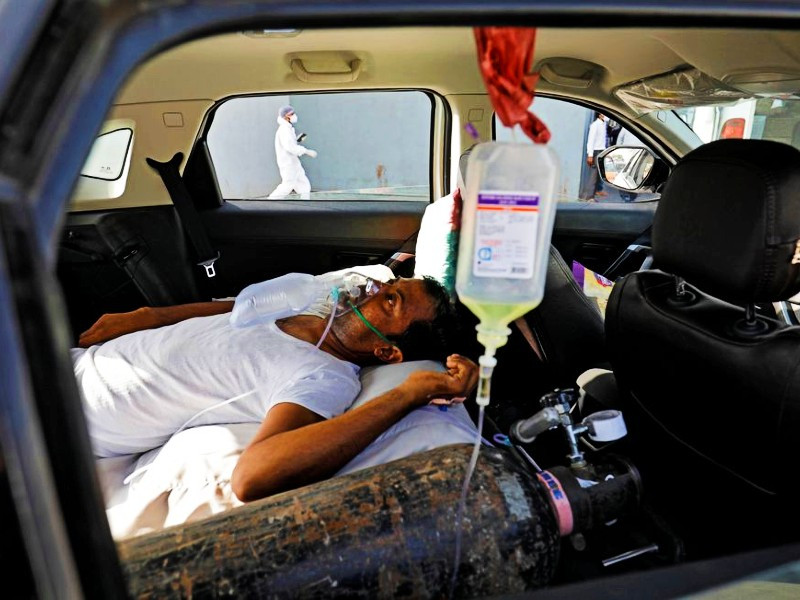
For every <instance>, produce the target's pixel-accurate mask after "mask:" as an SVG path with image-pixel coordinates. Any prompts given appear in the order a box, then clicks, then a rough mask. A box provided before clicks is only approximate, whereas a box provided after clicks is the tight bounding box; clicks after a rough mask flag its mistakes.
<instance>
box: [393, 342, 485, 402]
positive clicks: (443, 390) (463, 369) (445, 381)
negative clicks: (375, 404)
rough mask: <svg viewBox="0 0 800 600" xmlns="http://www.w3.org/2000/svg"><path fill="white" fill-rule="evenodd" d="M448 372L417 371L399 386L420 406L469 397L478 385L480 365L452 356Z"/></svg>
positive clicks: (448, 358) (449, 358)
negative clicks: (433, 401) (432, 401)
mask: <svg viewBox="0 0 800 600" xmlns="http://www.w3.org/2000/svg"><path fill="white" fill-rule="evenodd" d="M445 366H446V367H447V371H445V372H443V373H442V372H439V371H415V372H414V373H411V374H410V375H409V376H408V378H407V379H406V380H405V381H404V382H403V383H401V384H400V386H398V387H399V388H400V389H402V390H403V391H405V392H407V393H409V394H410V395H412V396H413V397H414V399H415V401H416V403H417V404H418V405H420V406H422V405H424V404H427V403H428V402H430V401H431V400H434V399H439V398H445V399H448V398H458V397H466V396H469V395H470V393H471V392H472V390H474V389H475V386H476V385H477V383H478V365H476V364H475V363H474V362H472V361H471V360H470V359H468V358H466V357H464V356H461V355H459V354H451V355H450V356H448V357H447V362H446V363H445Z"/></svg>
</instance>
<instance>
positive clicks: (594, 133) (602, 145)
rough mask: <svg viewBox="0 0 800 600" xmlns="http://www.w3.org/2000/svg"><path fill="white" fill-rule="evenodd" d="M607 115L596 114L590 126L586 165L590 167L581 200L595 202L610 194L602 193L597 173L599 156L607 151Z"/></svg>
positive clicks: (601, 185) (580, 195)
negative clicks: (598, 198) (597, 198)
mask: <svg viewBox="0 0 800 600" xmlns="http://www.w3.org/2000/svg"><path fill="white" fill-rule="evenodd" d="M605 119H606V117H605V115H604V114H602V113H599V112H595V119H594V121H592V124H591V125H590V126H589V135H588V136H587V139H586V164H587V165H588V166H589V169H588V174H587V176H586V178H585V180H584V185H583V189H581V193H580V194H579V197H580V199H581V200H586V201H589V202H591V201H594V200H595V199H596V197H597V196H607V195H608V192H604V191H602V189H603V184H602V182H601V181H600V176H599V175H598V172H597V164H596V163H597V155H598V154H600V153H601V152H602V151H603V150H605V149H606V122H605Z"/></svg>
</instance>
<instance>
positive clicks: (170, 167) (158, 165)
mask: <svg viewBox="0 0 800 600" xmlns="http://www.w3.org/2000/svg"><path fill="white" fill-rule="evenodd" d="M145 160H146V161H147V164H148V165H150V166H151V167H152V168H153V169H154V170H155V171H156V172H157V173H158V174H159V175H160V176H161V179H162V181H163V182H164V186H165V187H166V188H167V192H168V193H169V197H170V198H171V199H172V203H173V204H174V205H175V209H176V210H177V211H178V217H179V219H180V222H181V224H182V225H183V230H184V232H185V233H186V235H187V237H188V238H189V241H190V242H191V244H192V247H193V248H194V252H195V258H196V259H197V266H199V267H202V268H203V269H204V271H205V274H206V277H207V278H208V279H211V278H213V277H215V276H216V275H217V272H216V269H215V268H214V263H215V262H217V260H218V259H219V252H218V251H216V250H214V248H213V247H212V246H211V241H210V240H209V239H208V234H207V233H206V230H205V227H203V222H202V221H201V220H200V215H199V214H198V213H197V209H196V208H195V206H194V203H193V202H192V198H191V196H190V195H189V190H188V189H187V188H186V183H184V181H183V178H182V177H181V175H180V171H179V170H178V168H179V167H180V165H181V162H183V153H182V152H178V153H176V154H175V156H173V157H172V159H170V160H168V161H167V162H159V161H157V160H154V159H152V158H147V159H145Z"/></svg>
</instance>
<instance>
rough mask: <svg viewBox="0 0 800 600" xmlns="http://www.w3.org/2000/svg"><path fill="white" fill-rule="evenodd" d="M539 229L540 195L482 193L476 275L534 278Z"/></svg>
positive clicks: (474, 268) (479, 203) (476, 243)
mask: <svg viewBox="0 0 800 600" xmlns="http://www.w3.org/2000/svg"><path fill="white" fill-rule="evenodd" d="M538 228H539V194H537V193H535V192H491V191H484V192H479V193H478V206H477V214H476V216H475V256H474V257H473V263H472V273H473V274H474V275H475V276H477V277H508V278H511V279H530V278H531V277H533V259H534V251H535V249H536V233H537V231H538Z"/></svg>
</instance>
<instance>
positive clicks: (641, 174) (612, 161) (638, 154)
mask: <svg viewBox="0 0 800 600" xmlns="http://www.w3.org/2000/svg"><path fill="white" fill-rule="evenodd" d="M597 168H598V170H599V172H600V177H601V179H602V180H603V181H605V182H606V183H608V184H610V185H612V186H614V187H615V188H617V189H620V190H624V191H626V192H633V191H637V192H646V191H655V190H656V189H657V188H658V187H659V186H660V185H661V184H662V183H664V181H666V178H667V174H668V172H669V169H668V168H667V166H666V164H665V163H664V162H663V161H662V160H661V159H659V158H658V157H657V156H655V155H654V154H653V153H652V152H651V151H650V150H649V149H648V148H643V147H641V146H612V147H611V148H608V149H607V150H604V151H603V152H601V153H600V155H599V156H598V157H597Z"/></svg>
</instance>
